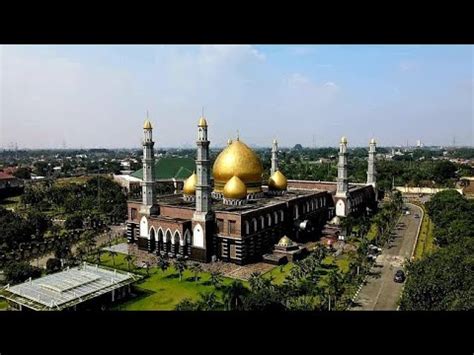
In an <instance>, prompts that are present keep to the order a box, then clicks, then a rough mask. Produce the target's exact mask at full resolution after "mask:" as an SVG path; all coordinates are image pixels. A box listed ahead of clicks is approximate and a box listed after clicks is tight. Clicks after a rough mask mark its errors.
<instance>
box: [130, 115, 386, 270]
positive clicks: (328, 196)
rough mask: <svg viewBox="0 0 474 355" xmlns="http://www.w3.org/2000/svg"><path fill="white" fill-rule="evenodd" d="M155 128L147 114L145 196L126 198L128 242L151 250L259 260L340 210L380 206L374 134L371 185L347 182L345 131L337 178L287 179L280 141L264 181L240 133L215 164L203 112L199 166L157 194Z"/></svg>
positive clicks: (307, 235)
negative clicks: (175, 188)
mask: <svg viewBox="0 0 474 355" xmlns="http://www.w3.org/2000/svg"><path fill="white" fill-rule="evenodd" d="M152 131H153V128H152V124H151V122H150V121H149V120H147V121H146V122H145V124H144V127H143V132H144V139H143V169H142V170H143V180H142V182H141V187H142V194H141V195H142V196H141V200H137V199H134V200H129V201H128V220H127V236H128V242H129V243H131V244H136V245H137V247H138V248H139V249H142V250H148V252H150V253H155V254H157V255H168V256H170V257H185V258H188V259H191V260H196V261H201V262H210V261H214V260H222V261H227V262H233V263H236V264H240V265H243V264H248V263H252V262H256V261H261V260H262V256H263V255H265V254H267V253H271V252H272V250H273V249H274V248H275V246H276V245H279V244H278V243H279V241H280V242H281V240H282V239H283V238H286V239H285V240H287V239H288V240H291V241H292V242H296V243H302V242H305V241H309V240H317V239H318V238H319V237H320V236H321V231H322V230H323V227H324V226H325V225H326V224H327V222H328V221H329V220H331V219H333V217H334V216H335V215H337V216H340V217H345V216H347V215H349V214H361V213H366V211H367V209H375V208H376V205H377V201H376V191H375V190H376V182H375V181H376V180H375V168H374V159H373V157H374V156H375V141H374V140H373V141H371V144H373V146H371V148H370V149H371V150H370V153H369V168H368V173H367V174H368V179H367V184H349V183H348V181H347V139H346V138H344V137H343V139H341V143H340V152H339V164H338V179H337V182H321V181H307V180H287V178H286V177H285V175H284V172H282V171H280V170H279V167H278V143H277V141H276V140H274V141H273V146H272V157H271V174H270V178H269V179H268V181H262V175H263V165H262V162H261V160H260V158H259V157H258V155H257V154H256V153H255V152H254V151H253V150H252V149H251V148H249V147H248V146H247V145H246V144H245V143H244V142H243V141H242V140H241V139H240V138H239V137H237V138H236V139H235V140H229V141H228V144H227V147H225V148H224V149H223V150H222V151H221V152H220V154H219V155H218V156H217V158H216V159H215V162H214V164H213V166H212V169H211V161H210V158H209V145H210V142H209V140H208V136H207V133H208V124H207V121H206V119H205V118H204V117H201V118H200V119H199V122H198V125H197V141H196V145H197V154H196V166H195V171H194V173H193V174H191V175H190V176H189V178H187V179H186V180H185V181H184V184H183V187H182V191H179V192H178V193H174V194H168V195H161V196H155V195H154V189H153V184H154V181H155V180H156V179H155V177H154V175H155V171H154V169H152V167H153V166H154V150H153V149H154V148H153V147H154V141H153V138H152ZM372 142H373V143H372ZM370 154H372V160H371V158H370ZM371 164H372V165H371ZM280 244H281V243H280Z"/></svg>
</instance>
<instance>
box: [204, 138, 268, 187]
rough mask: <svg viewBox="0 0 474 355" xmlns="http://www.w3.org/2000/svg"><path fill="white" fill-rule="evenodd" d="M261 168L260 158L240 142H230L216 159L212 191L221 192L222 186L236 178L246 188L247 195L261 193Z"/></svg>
mask: <svg viewBox="0 0 474 355" xmlns="http://www.w3.org/2000/svg"><path fill="white" fill-rule="evenodd" d="M262 173H263V166H262V162H261V161H260V158H259V157H258V156H257V154H255V152H254V151H253V150H252V149H250V148H249V147H248V146H247V145H246V144H245V143H243V142H241V141H240V140H235V141H233V142H231V143H230V144H229V145H228V146H227V147H226V148H225V149H224V150H223V151H222V152H221V153H220V154H219V155H218V156H217V158H216V161H215V162H214V167H213V168H212V175H213V176H214V190H215V191H216V192H223V189H224V185H225V184H226V183H227V181H229V180H230V179H231V178H232V177H233V176H237V177H238V178H239V179H240V180H242V182H243V183H244V184H245V185H246V187H247V192H248V193H255V192H260V191H262Z"/></svg>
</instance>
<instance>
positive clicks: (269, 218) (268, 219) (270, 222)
mask: <svg viewBox="0 0 474 355" xmlns="http://www.w3.org/2000/svg"><path fill="white" fill-rule="evenodd" d="M267 223H268V226H269V227H271V225H272V216H270V214H267Z"/></svg>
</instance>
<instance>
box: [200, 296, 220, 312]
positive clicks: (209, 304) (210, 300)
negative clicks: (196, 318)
mask: <svg viewBox="0 0 474 355" xmlns="http://www.w3.org/2000/svg"><path fill="white" fill-rule="evenodd" d="M199 296H200V300H199V301H198V302H197V305H196V308H197V310H199V311H215V310H216V309H218V308H219V306H221V304H220V302H219V301H218V300H217V296H216V294H215V293H214V292H208V293H200V294H199Z"/></svg>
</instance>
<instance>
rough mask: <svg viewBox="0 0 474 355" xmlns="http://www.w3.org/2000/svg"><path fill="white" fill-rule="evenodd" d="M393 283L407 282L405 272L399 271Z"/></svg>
mask: <svg viewBox="0 0 474 355" xmlns="http://www.w3.org/2000/svg"><path fill="white" fill-rule="evenodd" d="M393 281H395V282H398V283H402V282H403V281H405V273H404V272H403V270H397V272H396V273H395V276H394V277H393Z"/></svg>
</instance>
